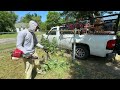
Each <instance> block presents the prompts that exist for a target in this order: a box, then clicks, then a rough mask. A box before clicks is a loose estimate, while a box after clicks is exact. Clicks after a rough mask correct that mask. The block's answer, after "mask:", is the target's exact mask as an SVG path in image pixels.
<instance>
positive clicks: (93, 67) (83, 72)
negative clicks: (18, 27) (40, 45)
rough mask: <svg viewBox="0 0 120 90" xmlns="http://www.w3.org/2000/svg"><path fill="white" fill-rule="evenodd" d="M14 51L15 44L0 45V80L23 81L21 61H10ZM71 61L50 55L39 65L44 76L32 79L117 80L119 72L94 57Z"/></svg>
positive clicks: (57, 54) (39, 52)
mask: <svg viewBox="0 0 120 90" xmlns="http://www.w3.org/2000/svg"><path fill="white" fill-rule="evenodd" d="M37 34H39V33H37ZM14 49H15V43H10V44H2V45H0V79H24V63H23V61H22V59H20V60H11V51H12V50H14ZM36 50H37V53H38V55H39V57H40V58H42V56H46V53H45V52H44V51H43V50H42V49H36ZM71 59H72V57H71V55H66V53H64V54H63V53H62V51H58V52H57V53H56V54H54V55H51V60H49V61H47V63H46V64H41V65H42V67H43V68H42V69H45V70H46V74H44V75H41V74H36V73H35V72H33V75H34V79H119V77H120V75H119V73H120V71H116V70H115V69H114V67H108V66H106V65H105V60H101V59H102V58H95V57H94V58H89V59H88V60H85V61H84V60H80V61H79V60H75V61H72V60H71ZM48 66H49V68H48Z"/></svg>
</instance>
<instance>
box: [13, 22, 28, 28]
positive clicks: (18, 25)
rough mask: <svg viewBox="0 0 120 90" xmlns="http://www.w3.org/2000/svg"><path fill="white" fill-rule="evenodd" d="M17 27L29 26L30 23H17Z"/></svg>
mask: <svg viewBox="0 0 120 90" xmlns="http://www.w3.org/2000/svg"><path fill="white" fill-rule="evenodd" d="M15 27H16V28H28V23H16V24H15Z"/></svg>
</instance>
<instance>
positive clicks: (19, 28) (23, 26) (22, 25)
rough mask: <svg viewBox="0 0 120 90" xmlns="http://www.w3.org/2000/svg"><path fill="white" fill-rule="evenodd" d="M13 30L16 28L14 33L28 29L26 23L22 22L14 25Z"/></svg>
mask: <svg viewBox="0 0 120 90" xmlns="http://www.w3.org/2000/svg"><path fill="white" fill-rule="evenodd" d="M15 28H16V32H19V31H22V30H25V29H27V28H28V23H23V22H22V23H16V24H15Z"/></svg>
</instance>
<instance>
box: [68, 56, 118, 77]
mask: <svg viewBox="0 0 120 90" xmlns="http://www.w3.org/2000/svg"><path fill="white" fill-rule="evenodd" d="M69 63H71V66H70V73H69V74H70V76H71V77H70V78H71V79H119V78H120V65H119V63H114V64H113V63H111V62H109V61H107V60H106V58H101V57H96V56H90V57H89V58H88V59H87V60H75V61H72V60H69ZM108 64H109V65H108Z"/></svg>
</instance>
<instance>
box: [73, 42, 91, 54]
mask: <svg viewBox="0 0 120 90" xmlns="http://www.w3.org/2000/svg"><path fill="white" fill-rule="evenodd" d="M76 46H84V47H86V48H87V49H88V50H89V53H90V47H89V46H88V45H87V44H83V43H76ZM72 48H73V44H72Z"/></svg>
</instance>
